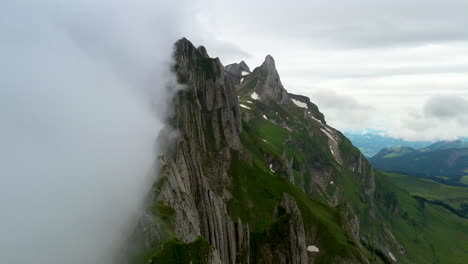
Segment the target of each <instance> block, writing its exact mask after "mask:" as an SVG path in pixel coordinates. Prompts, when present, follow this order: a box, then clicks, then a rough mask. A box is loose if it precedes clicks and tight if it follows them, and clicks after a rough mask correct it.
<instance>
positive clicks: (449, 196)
mask: <svg viewBox="0 0 468 264" xmlns="http://www.w3.org/2000/svg"><path fill="white" fill-rule="evenodd" d="M385 175H387V176H389V177H390V178H391V179H392V181H393V182H394V183H396V184H397V185H398V186H400V187H401V188H403V189H405V190H407V191H408V192H409V193H410V194H411V195H413V196H420V197H423V198H426V199H428V200H436V201H441V202H444V203H446V204H448V205H449V206H451V207H452V208H454V209H456V210H461V209H462V204H466V205H467V206H468V187H459V186H449V185H445V184H441V183H438V182H435V181H432V180H429V179H421V178H417V177H414V176H409V175H403V174H395V173H385Z"/></svg>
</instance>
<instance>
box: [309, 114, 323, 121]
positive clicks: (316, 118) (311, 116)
mask: <svg viewBox="0 0 468 264" xmlns="http://www.w3.org/2000/svg"><path fill="white" fill-rule="evenodd" d="M309 114H310V112H309ZM310 117H312V119H313V120H315V121H317V122H319V123H322V124H323V122H322V120H318V119H317V118H315V117H313V116H312V115H311V116H310Z"/></svg>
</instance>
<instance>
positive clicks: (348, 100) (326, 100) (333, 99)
mask: <svg viewBox="0 0 468 264" xmlns="http://www.w3.org/2000/svg"><path fill="white" fill-rule="evenodd" d="M312 98H313V100H316V101H317V102H318V103H319V104H320V106H322V107H326V108H338V109H342V110H343V111H348V110H355V111H369V110H372V109H373V108H372V107H371V106H369V105H365V104H362V103H359V102H358V101H357V100H356V99H354V98H353V97H352V96H349V95H343V94H337V93H336V92H334V91H319V92H316V93H314V94H313V97H312Z"/></svg>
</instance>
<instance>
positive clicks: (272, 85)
mask: <svg viewBox="0 0 468 264" xmlns="http://www.w3.org/2000/svg"><path fill="white" fill-rule="evenodd" d="M253 74H254V76H255V77H256V78H257V80H258V83H257V85H256V86H255V92H256V93H257V94H258V95H259V97H260V98H261V99H264V100H272V101H276V102H277V103H279V104H288V103H290V102H291V100H290V99H289V96H288V92H287V91H286V89H284V87H283V84H282V83H281V79H280V77H279V74H278V71H277V70H276V65H275V60H274V59H273V57H272V56H271V55H267V56H266V57H265V61H264V62H263V63H262V65H261V66H260V67H258V68H256V69H255V70H254V72H253Z"/></svg>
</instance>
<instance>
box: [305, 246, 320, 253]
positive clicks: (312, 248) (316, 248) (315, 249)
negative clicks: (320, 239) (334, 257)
mask: <svg viewBox="0 0 468 264" xmlns="http://www.w3.org/2000/svg"><path fill="white" fill-rule="evenodd" d="M307 251H309V252H319V248H318V247H316V246H312V245H311V246H308V247H307Z"/></svg>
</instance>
